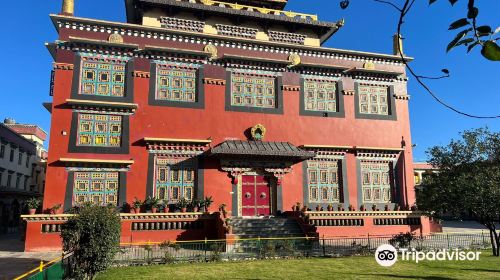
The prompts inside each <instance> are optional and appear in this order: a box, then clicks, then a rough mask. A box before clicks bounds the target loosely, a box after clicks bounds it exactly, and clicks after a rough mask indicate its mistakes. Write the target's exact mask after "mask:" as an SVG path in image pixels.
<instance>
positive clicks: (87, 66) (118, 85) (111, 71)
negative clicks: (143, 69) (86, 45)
mask: <svg viewBox="0 0 500 280" xmlns="http://www.w3.org/2000/svg"><path fill="white" fill-rule="evenodd" d="M127 60H128V58H120V57H115V56H108V55H88V54H85V55H82V56H81V69H80V73H81V79H80V91H79V92H80V94H83V95H95V96H111V97H123V96H124V95H125V65H126V63H127Z"/></svg>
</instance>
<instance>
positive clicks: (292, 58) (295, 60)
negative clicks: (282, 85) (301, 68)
mask: <svg viewBox="0 0 500 280" xmlns="http://www.w3.org/2000/svg"><path fill="white" fill-rule="evenodd" d="M288 61H289V62H290V66H289V67H293V66H297V65H299V64H300V63H301V62H302V59H301V58H300V56H299V55H298V54H296V53H292V54H290V55H289V56H288Z"/></svg>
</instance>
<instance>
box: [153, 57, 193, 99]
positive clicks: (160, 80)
mask: <svg viewBox="0 0 500 280" xmlns="http://www.w3.org/2000/svg"><path fill="white" fill-rule="evenodd" d="M196 71H197V68H196V67H194V66H191V65H188V64H185V65H184V64H182V65H170V64H157V65H156V73H157V75H156V93H155V98H156V100H166V101H175V102H196V101H197V96H196V91H197V89H196V88H197V82H196V76H197V74H196Z"/></svg>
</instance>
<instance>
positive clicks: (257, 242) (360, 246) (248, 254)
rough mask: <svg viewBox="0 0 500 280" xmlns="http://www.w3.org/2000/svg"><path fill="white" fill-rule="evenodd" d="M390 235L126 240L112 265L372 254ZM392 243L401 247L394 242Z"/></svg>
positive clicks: (420, 245)
mask: <svg viewBox="0 0 500 280" xmlns="http://www.w3.org/2000/svg"><path fill="white" fill-rule="evenodd" d="M391 238H393V237H392V236H366V237H359V238H307V237H298V238H286V239H283V238H256V239H235V240H231V241H229V242H228V241H226V240H212V241H211V240H206V241H197V242H188V241H178V242H164V243H143V244H128V245H126V246H122V247H121V250H120V252H119V253H118V254H117V256H116V259H115V265H117V266H122V265H142V264H160V263H178V262H209V261H221V260H254V259H269V258H304V257H340V256H352V255H369V254H373V252H374V251H375V250H376V249H377V247H378V246H380V245H382V244H389V243H391V242H390V241H391ZM393 244H394V242H393ZM394 245H395V246H396V247H401V246H399V245H398V244H397V242H396V244H394ZM404 247H407V248H415V249H416V250H423V251H428V250H436V249H461V250H483V249H488V248H490V247H491V243H490V239H489V235H488V234H486V233H483V234H436V235H430V236H424V237H417V238H415V239H414V240H412V241H411V242H409V244H407V245H404Z"/></svg>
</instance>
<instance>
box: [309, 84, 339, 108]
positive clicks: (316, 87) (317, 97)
mask: <svg viewBox="0 0 500 280" xmlns="http://www.w3.org/2000/svg"><path fill="white" fill-rule="evenodd" d="M303 83H304V92H303V98H304V104H305V110H307V111H316V112H332V113H334V112H338V107H337V105H338V103H337V82H336V81H331V80H321V79H312V78H304V82H303Z"/></svg>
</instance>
